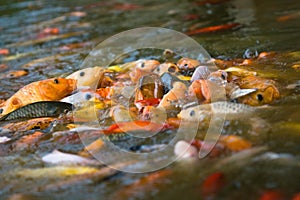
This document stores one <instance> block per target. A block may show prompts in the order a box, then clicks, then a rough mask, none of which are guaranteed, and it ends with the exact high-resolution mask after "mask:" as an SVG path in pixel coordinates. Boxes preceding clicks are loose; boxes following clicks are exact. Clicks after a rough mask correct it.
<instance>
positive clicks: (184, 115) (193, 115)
mask: <svg viewBox="0 0 300 200" xmlns="http://www.w3.org/2000/svg"><path fill="white" fill-rule="evenodd" d="M202 107H203V106H202V105H198V106H193V107H189V108H185V109H182V110H181V111H180V113H179V114H178V115H177V117H178V118H180V119H183V120H187V121H197V122H204V121H208V120H209V117H210V114H211V112H210V111H209V110H208V109H207V108H206V107H203V109H202Z"/></svg>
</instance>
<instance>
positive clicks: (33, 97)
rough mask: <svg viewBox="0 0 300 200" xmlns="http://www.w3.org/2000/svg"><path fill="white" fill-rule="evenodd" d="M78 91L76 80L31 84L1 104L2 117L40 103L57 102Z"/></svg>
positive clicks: (55, 79)
mask: <svg viewBox="0 0 300 200" xmlns="http://www.w3.org/2000/svg"><path fill="white" fill-rule="evenodd" d="M74 89H76V80H74V79H65V78H52V79H46V80H42V81H37V82H33V83H30V84H28V85H26V86H24V87H23V88H21V89H20V90H19V91H17V92H16V93H15V94H14V95H13V96H11V97H10V98H9V99H8V100H6V101H5V102H3V103H2V104H0V115H1V116H3V115H6V114H7V113H10V112H12V111H14V110H16V109H18V108H20V107H23V106H25V105H28V104H30V103H34V102H38V101H57V100H60V99H62V98H63V97H65V96H67V95H69V94H70V93H71V92H72V91H73V90H74Z"/></svg>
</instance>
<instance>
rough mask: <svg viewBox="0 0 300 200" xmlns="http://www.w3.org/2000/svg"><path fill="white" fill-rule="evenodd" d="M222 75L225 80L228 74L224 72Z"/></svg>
mask: <svg viewBox="0 0 300 200" xmlns="http://www.w3.org/2000/svg"><path fill="white" fill-rule="evenodd" d="M221 77H222V79H223V80H225V79H226V74H225V73H223V72H222V74H221Z"/></svg>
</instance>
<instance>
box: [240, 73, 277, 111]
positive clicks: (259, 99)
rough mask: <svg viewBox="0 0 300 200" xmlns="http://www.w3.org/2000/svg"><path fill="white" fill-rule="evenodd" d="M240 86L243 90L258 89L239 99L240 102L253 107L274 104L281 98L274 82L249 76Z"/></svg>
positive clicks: (241, 81)
mask: <svg viewBox="0 0 300 200" xmlns="http://www.w3.org/2000/svg"><path fill="white" fill-rule="evenodd" d="M238 85H239V86H240V88H242V89H246V88H256V89H257V91H256V92H253V93H251V94H249V95H246V96H243V97H241V98H239V99H238V101H239V102H241V103H244V104H248V105H251V106H260V105H264V104H269V103H272V102H273V101H274V100H275V99H278V98H279V97H280V93H279V91H278V89H277V88H276V86H275V84H274V81H272V80H269V79H264V78H260V77H256V76H248V77H245V78H242V79H241V80H240V81H239V82H238Z"/></svg>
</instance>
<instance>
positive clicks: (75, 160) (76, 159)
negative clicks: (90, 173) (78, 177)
mask: <svg viewBox="0 0 300 200" xmlns="http://www.w3.org/2000/svg"><path fill="white" fill-rule="evenodd" d="M42 160H43V161H44V162H45V163H49V164H59V165H62V164H66V165H72V164H73V165H76V164H77V165H99V162H98V161H96V160H91V159H88V158H84V157H81V156H78V155H74V154H69V153H63V152H60V151H58V150H54V151H53V152H51V153H49V154H47V155H45V156H43V157H42Z"/></svg>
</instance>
